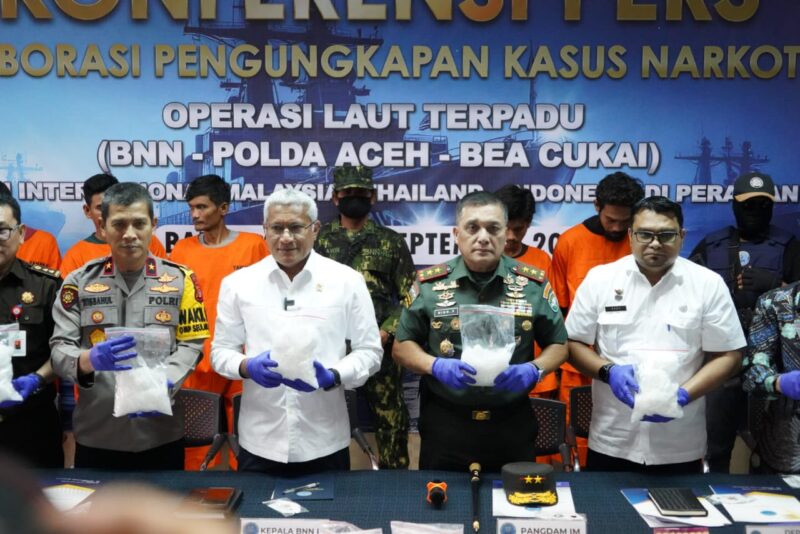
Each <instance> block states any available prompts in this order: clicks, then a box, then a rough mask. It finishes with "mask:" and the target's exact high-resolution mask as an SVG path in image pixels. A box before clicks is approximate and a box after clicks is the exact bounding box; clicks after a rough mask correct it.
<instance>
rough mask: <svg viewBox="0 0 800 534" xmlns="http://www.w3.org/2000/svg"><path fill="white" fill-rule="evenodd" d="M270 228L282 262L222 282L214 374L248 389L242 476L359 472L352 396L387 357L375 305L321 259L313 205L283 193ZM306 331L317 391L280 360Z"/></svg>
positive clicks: (340, 268) (271, 207)
mask: <svg viewBox="0 0 800 534" xmlns="http://www.w3.org/2000/svg"><path fill="white" fill-rule="evenodd" d="M264 228H265V231H266V239H267V242H268V245H269V248H270V251H271V252H272V256H269V257H267V258H265V259H263V260H261V261H260V262H258V263H256V264H254V265H251V266H249V267H245V268H244V269H240V270H238V271H236V272H234V273H232V274H231V275H229V276H227V277H226V278H225V279H224V280H223V281H222V286H221V288H220V292H219V303H218V306H217V322H216V330H215V335H214V340H213V342H212V344H211V363H212V365H213V367H214V369H215V370H216V371H217V372H218V373H220V374H221V375H222V376H224V377H226V378H230V379H233V380H244V386H243V393H242V407H241V411H240V413H239V443H240V445H241V451H240V453H239V470H240V471H259V472H265V473H269V474H273V475H279V476H294V475H302V474H306V473H312V472H318V471H323V470H337V469H342V470H346V469H349V468H350V458H349V455H348V446H349V443H350V427H349V424H348V418H347V407H346V404H345V400H344V388H348V389H352V388H355V387H357V386H360V385H362V384H363V383H364V382H366V380H367V378H368V377H369V376H370V375H371V374H373V373H375V372H376V371H377V370H378V368H379V367H380V363H381V357H382V353H383V351H382V349H381V341H380V335H379V333H378V327H377V324H376V323H375V312H374V309H373V307H372V300H371V299H370V296H369V292H368V291H367V286H366V284H365V283H364V278H363V277H362V276H361V275H360V274H358V273H357V272H356V271H354V270H353V269H351V268H350V267H347V266H345V265H342V264H340V263H336V262H335V261H333V260H329V259H327V258H325V257H323V256H320V255H318V254H317V253H315V252H314V251H313V246H314V240H315V239H316V238H317V235H318V233H319V228H320V223H319V221H318V220H317V206H316V204H315V203H314V201H313V200H312V199H311V198H310V197H308V196H307V195H305V194H303V193H300V192H298V191H293V190H289V189H284V190H280V191H276V192H274V193H273V194H272V195H270V197H269V198H268V199H267V201H266V203H265V204H264ZM298 324H301V325H303V327H304V328H305V329H306V330H305V333H307V335H308V336H311V337H313V338H314V341H315V346H316V348H315V350H314V354H313V358H314V371H315V373H316V381H317V384H309V383H307V381H306V382H304V381H302V380H298V379H295V380H289V379H287V378H284V377H283V376H282V375H281V367H280V366H278V364H277V362H275V361H273V360H272V359H271V358H270V350H271V349H273V347H274V345H275V343H276V339H278V338H280V337H281V335H282V330H285V329H286V328H287V327H288V326H289V325H292V326H293V327H296V325H298ZM301 341H303V340H298V342H301ZM347 341H349V344H350V351H349V352H346V342H347ZM243 350H244V351H245V352H243ZM317 386H318V387H317Z"/></svg>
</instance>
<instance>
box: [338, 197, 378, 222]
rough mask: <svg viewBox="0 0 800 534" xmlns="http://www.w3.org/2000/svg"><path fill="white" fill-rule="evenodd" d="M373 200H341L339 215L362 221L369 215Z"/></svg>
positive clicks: (361, 198)
mask: <svg viewBox="0 0 800 534" xmlns="http://www.w3.org/2000/svg"><path fill="white" fill-rule="evenodd" d="M370 208H372V199H371V198H369V197H343V198H340V199H339V213H341V214H342V215H344V216H345V217H348V218H350V219H361V218H363V217H366V216H367V215H368V214H369V210H370Z"/></svg>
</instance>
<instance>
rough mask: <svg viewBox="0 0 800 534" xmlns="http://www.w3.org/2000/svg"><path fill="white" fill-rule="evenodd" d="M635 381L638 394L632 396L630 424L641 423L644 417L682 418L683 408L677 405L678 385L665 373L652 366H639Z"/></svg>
mask: <svg viewBox="0 0 800 534" xmlns="http://www.w3.org/2000/svg"><path fill="white" fill-rule="evenodd" d="M636 381H637V382H638V383H639V393H637V394H635V396H634V404H633V411H632V413H631V423H636V422H637V421H641V420H642V417H644V416H646V415H661V416H663V417H672V418H673V419H677V418H679V417H683V408H681V406H680V405H679V404H678V387H679V384H678V383H677V382H675V380H674V378H673V377H672V376H670V374H669V373H668V372H667V371H665V370H664V369H660V368H658V367H656V366H654V365H652V364H651V365H639V366H638V368H637V369H636Z"/></svg>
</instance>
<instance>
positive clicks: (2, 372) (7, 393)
mask: <svg viewBox="0 0 800 534" xmlns="http://www.w3.org/2000/svg"><path fill="white" fill-rule="evenodd" d="M13 353H14V349H12V348H11V347H9V346H8V345H7V344H5V343H2V342H0V402H4V401H21V400H22V396H21V395H20V394H19V393H17V390H16V389H14V385H13V384H12V383H11V381H12V380H13V379H14V366H13V365H12V364H11V355H12V354H13Z"/></svg>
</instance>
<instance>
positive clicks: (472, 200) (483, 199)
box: [456, 191, 508, 224]
mask: <svg viewBox="0 0 800 534" xmlns="http://www.w3.org/2000/svg"><path fill="white" fill-rule="evenodd" d="M470 206H478V207H479V206H500V208H502V210H503V216H504V217H505V222H508V209H506V205H505V204H503V201H502V200H500V199H499V198H497V195H495V194H494V193H490V192H489V191H473V192H472V193H469V194H467V195H464V197H463V198H462V199H461V200H459V201H458V203H457V204H456V224H458V221H459V219H461V212H462V211H464V208H466V207H470Z"/></svg>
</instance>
